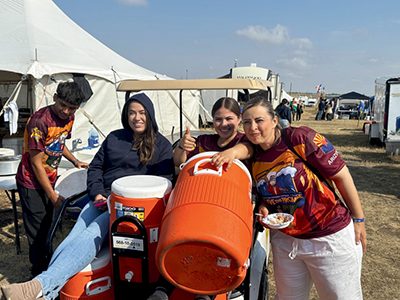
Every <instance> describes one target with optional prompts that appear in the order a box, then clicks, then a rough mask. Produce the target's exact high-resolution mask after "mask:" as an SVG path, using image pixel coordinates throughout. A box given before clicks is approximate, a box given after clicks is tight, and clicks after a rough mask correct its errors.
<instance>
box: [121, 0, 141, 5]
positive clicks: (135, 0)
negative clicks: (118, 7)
mask: <svg viewBox="0 0 400 300" xmlns="http://www.w3.org/2000/svg"><path fill="white" fill-rule="evenodd" d="M118 2H120V3H122V4H127V5H133V6H144V5H147V0H118Z"/></svg>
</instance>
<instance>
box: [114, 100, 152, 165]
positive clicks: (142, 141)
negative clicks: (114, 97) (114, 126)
mask: <svg viewBox="0 0 400 300" xmlns="http://www.w3.org/2000/svg"><path fill="white" fill-rule="evenodd" d="M133 102H136V103H139V104H140V105H142V106H143V107H144V110H145V112H146V129H145V130H144V132H143V133H141V134H135V132H134V131H133V130H132V128H131V126H129V121H128V118H129V105H131V103H133ZM121 122H122V126H123V127H124V128H125V129H126V130H129V131H130V132H132V139H133V145H132V148H133V149H134V150H137V151H138V154H139V161H140V162H141V163H142V164H143V165H146V164H147V163H148V162H149V161H150V160H151V159H152V157H153V154H154V148H155V147H154V145H155V142H156V136H157V133H156V132H155V130H154V128H153V126H152V121H151V118H150V116H149V112H148V110H147V108H146V107H145V106H144V105H143V104H142V103H140V101H137V100H135V99H134V98H131V99H129V100H128V101H126V102H125V104H124V107H123V109H122V114H121Z"/></svg>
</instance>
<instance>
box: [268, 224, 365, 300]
mask: <svg viewBox="0 0 400 300" xmlns="http://www.w3.org/2000/svg"><path fill="white" fill-rule="evenodd" d="M271 244H272V254H273V258H272V261H273V266H274V274H275V281H276V290H277V294H276V296H275V300H308V299H309V294H310V290H311V287H312V284H313V283H314V284H315V287H316V289H317V292H318V295H319V297H320V299H321V300H331V299H332V300H333V299H336V300H361V299H362V298H363V296H362V291H361V261H362V245H361V243H360V244H359V245H356V243H355V236H354V226H353V222H351V223H350V224H349V225H348V226H347V227H346V228H344V229H342V230H340V231H339V232H337V233H334V234H331V235H328V236H325V237H321V238H314V239H296V238H293V237H291V236H289V235H286V234H283V233H282V232H280V231H279V230H271Z"/></svg>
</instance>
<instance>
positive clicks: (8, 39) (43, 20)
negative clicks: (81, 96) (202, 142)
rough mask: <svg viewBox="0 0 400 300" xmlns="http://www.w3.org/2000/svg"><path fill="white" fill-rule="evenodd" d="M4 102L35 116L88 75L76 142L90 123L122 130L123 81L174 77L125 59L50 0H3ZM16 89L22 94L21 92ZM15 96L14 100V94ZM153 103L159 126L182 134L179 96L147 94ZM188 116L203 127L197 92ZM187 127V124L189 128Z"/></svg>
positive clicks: (0, 94)
mask: <svg viewBox="0 0 400 300" xmlns="http://www.w3.org/2000/svg"><path fill="white" fill-rule="evenodd" d="M0 40H1V41H2V45H1V47H0V98H1V100H2V103H1V104H2V105H4V104H6V106H7V105H8V102H9V101H16V102H17V104H18V107H19V109H20V110H25V111H27V110H28V111H29V112H30V113H32V112H33V111H36V110H37V109H39V108H41V107H43V106H46V105H48V104H50V103H52V102H53V100H52V98H53V94H54V92H55V89H56V87H57V84H58V83H59V82H60V81H64V80H72V74H74V73H76V74H83V75H84V77H85V78H86V79H87V81H88V82H89V84H90V87H91V89H92V91H93V95H92V97H91V98H90V99H89V100H88V101H87V102H86V103H85V104H83V105H82V106H81V108H80V109H79V110H78V111H77V113H76V121H75V124H74V129H73V133H72V135H73V139H76V138H80V139H81V140H82V145H81V146H85V145H86V144H87V142H86V140H87V137H88V132H89V130H90V128H91V126H92V125H91V124H93V126H94V127H95V128H96V129H98V131H99V132H100V140H102V137H103V135H107V134H108V133H109V132H110V131H112V130H114V129H116V128H120V127H121V123H120V113H121V110H122V106H123V103H124V101H125V97H124V94H123V93H120V92H117V91H116V86H117V84H118V83H119V82H120V81H121V80H124V79H135V80H144V79H159V80H164V79H171V78H168V77H167V76H164V75H160V74H157V73H155V72H152V71H150V70H147V69H145V68H143V67H141V66H138V65H136V64H134V63H132V62H130V61H128V60H126V59H125V58H123V57H121V56H120V55H118V54H117V53H115V52H114V51H112V50H111V49H110V48H108V47H107V46H105V45H104V44H102V43H100V42H99V41H98V40H96V39H95V38H94V37H92V36H91V35H90V34H89V33H87V32H86V31H84V30H83V29H82V28H80V27H79V26H78V25H77V24H76V23H74V22H73V21H72V20H71V19H70V18H69V17H68V16H67V15H65V14H64V13H63V12H62V11H61V10H60V9H59V8H58V7H57V6H56V5H55V4H54V3H53V1H51V0H13V1H10V0H0ZM16 90H17V91H16ZM13 92H14V96H13V97H12V98H11V99H10V96H11V95H12V94H13ZM146 93H147V94H148V95H149V97H150V98H151V99H152V100H153V102H154V105H155V110H156V118H157V121H158V123H159V128H160V130H161V132H163V133H164V134H169V133H170V132H171V131H172V130H173V129H174V128H175V130H179V129H180V128H179V107H178V105H179V94H178V92H176V91H170V92H163V91H157V92H155V91H154V92H151V91H149V92H146ZM187 93H189V94H190V95H191V96H193V97H188V95H186V97H185V101H186V103H185V105H184V108H185V109H184V112H183V113H184V116H185V118H186V123H189V124H190V125H191V127H192V128H197V127H198V115H199V96H198V95H197V94H198V92H191V91H187ZM185 125H186V124H185Z"/></svg>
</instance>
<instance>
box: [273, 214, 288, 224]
mask: <svg viewBox="0 0 400 300" xmlns="http://www.w3.org/2000/svg"><path fill="white" fill-rule="evenodd" d="M268 221H269V223H270V224H283V223H286V222H290V221H291V216H290V215H282V214H276V215H274V216H271V217H270V218H269V219H268Z"/></svg>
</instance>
